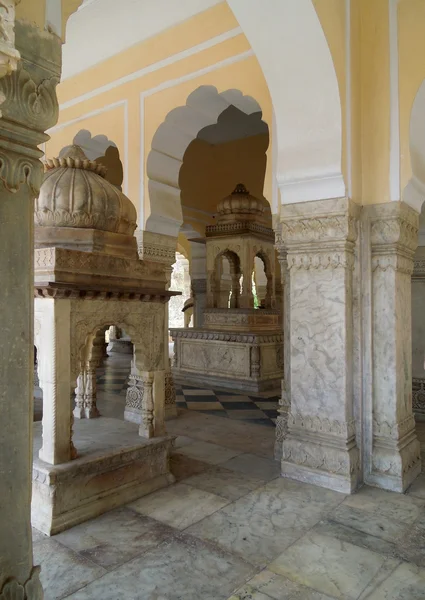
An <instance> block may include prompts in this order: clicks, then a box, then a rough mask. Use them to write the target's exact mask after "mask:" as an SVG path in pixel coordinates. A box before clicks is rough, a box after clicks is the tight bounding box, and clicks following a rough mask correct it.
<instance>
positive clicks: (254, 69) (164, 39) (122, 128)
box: [46, 3, 272, 222]
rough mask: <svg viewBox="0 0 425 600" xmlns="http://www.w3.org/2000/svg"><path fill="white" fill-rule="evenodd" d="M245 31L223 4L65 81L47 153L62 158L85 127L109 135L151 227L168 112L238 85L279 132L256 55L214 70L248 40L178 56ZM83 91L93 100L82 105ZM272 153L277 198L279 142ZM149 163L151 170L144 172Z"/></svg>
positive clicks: (130, 191) (240, 38)
mask: <svg viewBox="0 0 425 600" xmlns="http://www.w3.org/2000/svg"><path fill="white" fill-rule="evenodd" d="M237 26H238V24H237V22H236V21H235V18H234V17H233V14H232V13H231V11H230V9H229V8H228V6H227V4H226V3H222V4H219V5H217V6H215V7H213V8H211V9H210V10H208V11H205V12H204V13H201V14H199V15H197V16H195V17H193V18H192V19H189V20H188V21H186V22H185V23H182V24H180V25H177V26H175V27H173V28H172V29H170V30H168V31H166V32H164V33H161V34H160V35H158V36H156V37H155V38H152V39H148V40H146V41H145V42H143V43H141V44H139V45H137V46H135V47H133V48H131V49H129V50H126V51H125V52H123V53H121V54H120V55H119V56H115V57H113V58H111V59H109V60H107V61H105V62H104V63H102V64H100V65H98V66H97V67H95V68H93V69H90V70H88V71H86V72H83V73H81V74H80V75H78V76H76V77H73V78H71V79H68V80H66V81H65V82H63V83H61V84H60V85H59V87H58V96H59V102H60V105H61V111H60V117H59V123H58V126H57V127H56V128H55V129H54V130H53V131H52V132H51V136H52V139H51V141H50V142H48V143H47V145H46V155H47V156H48V157H49V158H51V157H52V156H54V155H57V153H58V152H59V151H60V149H61V148H62V147H63V146H66V145H68V144H70V143H71V142H72V139H73V137H74V136H75V134H76V133H77V132H78V131H79V130H80V129H88V130H89V131H90V132H91V134H92V135H93V136H94V135H99V134H104V135H107V136H108V137H109V138H110V139H112V140H113V141H114V142H115V143H116V145H117V146H118V149H119V151H120V156H121V160H122V162H123V165H124V170H125V178H124V180H125V181H127V185H126V191H127V193H128V195H129V197H130V198H131V200H132V201H133V203H134V205H135V206H136V209H137V211H138V214H139V215H140V212H141V211H140V207H141V198H142V197H143V198H144V221H145V222H146V219H147V218H148V216H149V213H150V208H149V198H148V192H147V184H148V179H147V176H146V172H145V169H146V158H147V155H148V153H149V151H150V149H151V143H152V138H153V135H154V134H155V132H156V130H157V128H158V127H159V125H160V124H161V123H162V122H163V121H164V119H165V117H166V116H167V114H168V113H169V112H170V111H171V110H172V109H173V108H176V107H177V106H182V105H184V104H185V103H186V99H187V97H188V95H189V94H190V93H191V92H192V91H194V90H195V89H197V88H198V87H199V86H200V85H214V86H216V87H217V89H218V91H219V92H220V91H224V90H227V89H230V88H236V89H239V90H240V91H242V92H243V94H248V95H251V96H253V97H254V98H255V99H256V100H257V102H258V103H259V104H260V106H261V107H262V109H263V119H264V120H265V121H266V122H267V123H268V124H269V127H270V130H271V123H272V105H271V100H270V96H269V93H268V89H267V86H266V84H265V81H264V77H263V74H262V71H261V69H260V67H259V65H258V62H257V60H256V58H255V57H254V56H248V57H246V58H244V60H239V61H237V62H234V63H233V64H228V65H227V66H223V67H221V68H215V67H214V65H217V63H220V62H221V61H223V60H228V61H229V62H230V63H231V62H232V60H234V57H238V55H240V54H241V53H244V52H247V51H249V50H250V46H249V44H248V42H247V40H246V38H245V36H244V35H242V34H236V35H234V37H230V39H225V40H224V41H220V43H217V44H216V45H214V46H212V47H209V48H207V49H204V50H202V51H200V52H197V53H195V54H192V55H188V56H187V57H184V58H182V59H181V60H177V61H176V60H175V58H171V59H170V57H173V56H174V55H175V53H177V52H182V51H185V50H190V49H191V48H193V47H194V46H196V45H197V44H199V43H202V42H204V41H206V40H210V39H211V38H213V37H215V36H219V35H221V34H225V33H226V32H229V31H231V30H233V29H235V28H236V27H237ZM236 33H237V32H236ZM167 59H169V60H168V63H169V64H164V63H161V64H160V65H158V61H164V60H165V61H166V62H167ZM236 60H237V58H236ZM173 61H174V62H173ZM211 68H212V69H214V70H211V71H210V72H209V73H206V74H202V73H200V74H199V75H196V74H197V73H198V72H199V71H202V70H203V69H211ZM140 69H145V71H144V72H143V73H142V74H141V76H140V77H137V78H136V79H134V80H133V81H129V82H125V83H123V84H122V85H116V84H115V83H114V82H117V80H119V79H120V78H122V77H125V76H127V75H129V74H131V73H134V72H135V71H138V70H140ZM192 77H193V78H192ZM182 79H183V81H182ZM185 79H189V80H185ZM105 85H110V87H111V88H112V89H108V90H103V91H101V93H99V87H100V86H105ZM161 86H162V87H164V88H165V89H161ZM157 88H159V89H157ZM83 94H90V95H92V97H84V98H82V101H76V99H78V98H79V97H80V96H82V95H83ZM141 97H142V99H141ZM117 104H118V106H117ZM142 129H143V143H142V144H141V132H142ZM268 153H269V156H270V160H269V161H268V163H269V164H268V167H267V174H266V180H267V183H266V187H267V190H268V192H267V193H271V187H272V182H271V156H272V154H271V144H270V148H269V150H268ZM141 163H143V164H144V165H145V168H144V169H143V171H142V172H141V167H140V165H141ZM141 186H142V189H141Z"/></svg>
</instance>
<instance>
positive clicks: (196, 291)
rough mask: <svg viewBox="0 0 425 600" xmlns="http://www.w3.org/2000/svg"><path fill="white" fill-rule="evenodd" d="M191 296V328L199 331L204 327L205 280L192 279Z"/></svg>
mask: <svg viewBox="0 0 425 600" xmlns="http://www.w3.org/2000/svg"><path fill="white" fill-rule="evenodd" d="M191 286H192V296H193V301H194V304H193V326H194V327H196V328H198V329H201V328H202V327H203V325H204V312H205V307H206V302H207V280H206V278H204V279H192V281H191Z"/></svg>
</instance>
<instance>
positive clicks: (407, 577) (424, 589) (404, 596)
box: [367, 563, 425, 600]
mask: <svg viewBox="0 0 425 600" xmlns="http://www.w3.org/2000/svg"><path fill="white" fill-rule="evenodd" d="M424 598H425V569H421V568H420V567H417V566H415V565H410V564H408V563H401V564H400V565H399V566H398V567H397V568H396V569H395V570H394V571H393V572H392V573H391V575H390V576H389V577H388V578H387V579H386V580H385V581H384V582H383V583H381V585H379V586H378V587H377V588H375V590H373V591H372V592H371V593H370V594H369V595H368V596H367V600H424Z"/></svg>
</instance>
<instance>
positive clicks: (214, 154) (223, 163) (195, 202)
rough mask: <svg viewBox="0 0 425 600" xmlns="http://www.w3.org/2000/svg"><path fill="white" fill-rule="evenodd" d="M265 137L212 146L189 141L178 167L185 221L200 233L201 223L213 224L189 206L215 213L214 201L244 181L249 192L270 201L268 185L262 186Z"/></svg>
mask: <svg viewBox="0 0 425 600" xmlns="http://www.w3.org/2000/svg"><path fill="white" fill-rule="evenodd" d="M268 137H269V136H268V135H267V134H263V135H256V136H252V137H250V138H246V139H243V140H237V141H233V142H228V143H226V144H218V145H215V146H213V145H211V144H208V143H206V142H204V141H203V140H198V139H195V140H193V142H192V143H191V144H190V145H189V147H188V149H187V151H186V154H185V157H184V161H183V166H182V168H181V170H180V188H181V198H182V205H183V218H184V222H185V223H189V224H190V225H192V226H193V227H194V228H195V229H196V230H197V231H199V232H200V233H201V235H204V233H205V230H204V227H205V225H206V224H213V223H214V221H213V219H212V218H208V215H201V214H199V213H197V212H196V211H191V210H190V209H189V207H193V208H195V209H201V210H203V211H206V212H209V213H215V212H216V208H217V204H218V202H219V201H220V200H222V199H223V198H224V197H226V196H228V195H229V194H230V193H231V192H232V191H233V190H234V188H235V187H236V185H237V184H238V183H244V184H245V186H246V188H247V189H248V190H249V191H250V192H251V194H253V195H254V196H257V197H258V196H259V197H261V196H263V195H264V196H265V197H266V198H268V200H269V202H270V193H271V189H270V185H267V186H264V182H265V174H266V150H267V146H268ZM200 221H204V223H202V222H200Z"/></svg>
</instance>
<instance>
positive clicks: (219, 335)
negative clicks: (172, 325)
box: [170, 327, 283, 356]
mask: <svg viewBox="0 0 425 600" xmlns="http://www.w3.org/2000/svg"><path fill="white" fill-rule="evenodd" d="M170 335H171V337H172V338H173V340H176V339H177V338H188V339H195V340H215V341H221V342H241V343H248V344H261V343H267V342H282V343H283V333H282V334H280V333H277V334H276V333H271V334H258V335H257V334H255V333H233V332H229V333H225V332H222V331H220V332H217V331H205V330H202V329H194V328H193V327H187V328H185V329H170ZM174 356H176V353H174Z"/></svg>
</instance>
